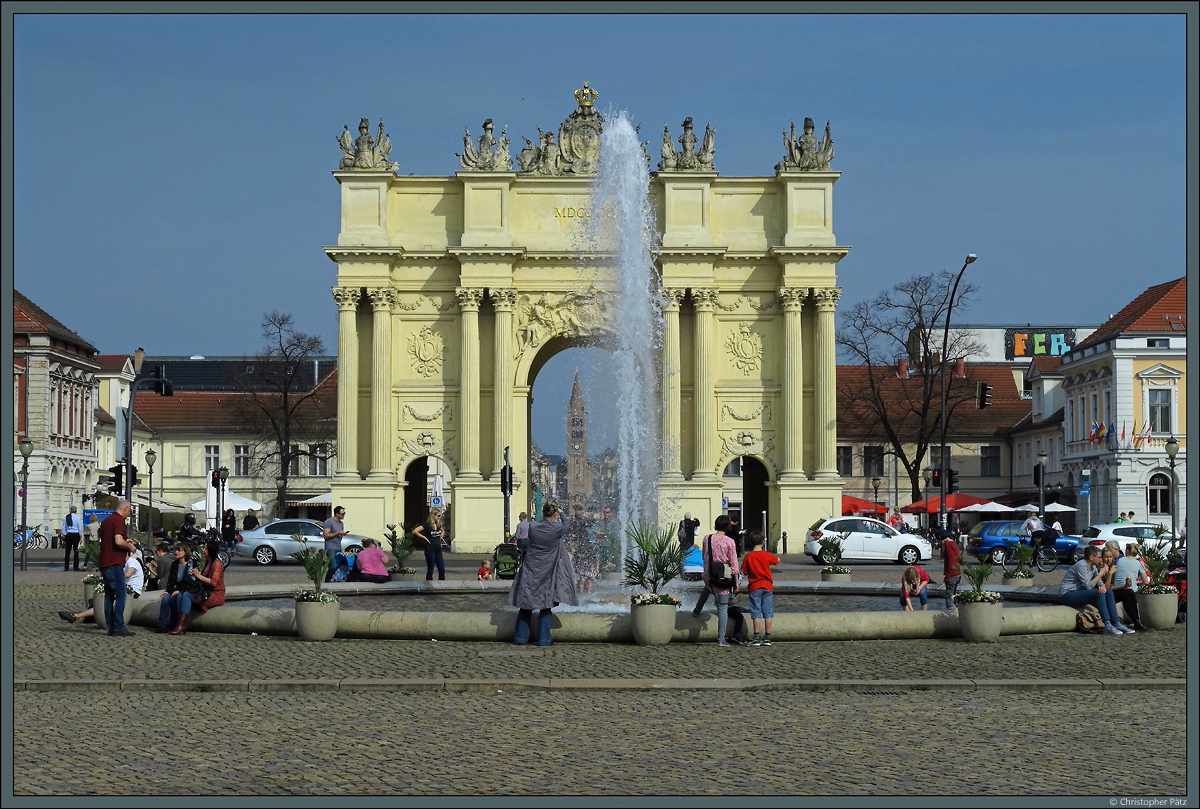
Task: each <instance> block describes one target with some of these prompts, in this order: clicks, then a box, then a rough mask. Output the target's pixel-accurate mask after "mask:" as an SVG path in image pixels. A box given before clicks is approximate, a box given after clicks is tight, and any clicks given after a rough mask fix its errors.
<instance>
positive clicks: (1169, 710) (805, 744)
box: [12, 557, 1187, 796]
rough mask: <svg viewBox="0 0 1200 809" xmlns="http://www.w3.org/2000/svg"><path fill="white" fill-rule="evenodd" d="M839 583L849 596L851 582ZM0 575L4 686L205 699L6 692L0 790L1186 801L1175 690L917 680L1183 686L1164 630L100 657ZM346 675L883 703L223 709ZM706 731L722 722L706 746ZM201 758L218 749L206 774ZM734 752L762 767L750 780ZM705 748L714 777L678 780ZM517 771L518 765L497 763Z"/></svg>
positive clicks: (280, 704)
mask: <svg viewBox="0 0 1200 809" xmlns="http://www.w3.org/2000/svg"><path fill="white" fill-rule="evenodd" d="M460 560H461V561H460V563H459V564H458V565H457V568H456V566H455V565H454V563H453V561H452V565H451V569H452V570H455V571H456V573H457V574H458V576H459V577H466V576H469V575H470V573H471V571H472V570H473V569H474V568H473V566H474V565H476V564H477V562H478V560H476V559H474V557H460ZM468 564H469V565H471V566H470V567H468ZM816 570H817V567H816V566H815V565H808V564H806V563H801V564H799V565H797V566H796V571H798V572H792V571H788V573H787V575H786V578H795V579H800V580H804V576H803V575H802V574H805V573H807V572H808V571H812V574H813V575H812V576H811V577H809V580H811V579H812V578H816V575H815V574H816ZM855 572H856V578H859V577H860V570H859V568H857V567H856V571H855ZM898 574H899V569H898V568H895V567H891V566H878V567H867V566H864V567H863V568H862V573H861V577H862V578H863V580H871V579H870V577H871V576H878V577H879V578H877V579H875V580H879V581H887V580H891V579H892V578H895V577H897V576H898ZM229 575H230V577H231V579H236V583H238V584H251V583H260V582H278V583H284V582H295V583H297V584H299V583H300V582H301V581H302V580H303V573H302V571H301V570H300V569H299V568H297V567H294V566H290V567H286V568H283V567H275V568H271V569H269V570H262V569H259V568H255V567H252V566H243V565H237V564H235V565H234V566H233V567H232V568H231V570H230V574H229ZM1043 575H1046V574H1043ZM1049 575H1052V576H1054V578H1055V579H1057V578H1058V576H1056V575H1054V574H1049ZM14 576H15V579H16V582H17V583H16V585H15V587H14V590H13V601H14V610H13V619H14V634H13V652H14V657H13V661H12V670H13V676H14V678H16V679H17V680H31V681H32V680H57V679H66V680H125V681H131V680H172V679H179V680H207V681H210V682H211V683H212V684H211V685H206V684H199V685H197V686H189V688H192V689H193V690H187V691H174V692H146V691H125V692H118V691H114V690H111V689H109V690H105V691H103V692H91V691H88V690H86V689H87V688H88V684H87V683H85V682H80V683H76V684H74V685H72V686H71V687H69V688H68V689H67V690H65V691H16V692H14V711H15V716H16V717H18V718H20V717H37V718H38V721H36V722H25V721H18V722H16V725H17V727H16V729H15V733H14V753H15V768H14V776H15V784H17V785H19V789H20V792H19V793H18V794H20V795H83V794H89V795H95V794H99V795H106V794H111V795H125V794H140V795H150V794H162V793H166V794H176V793H183V794H228V795H284V794H286V795H301V794H314V795H380V794H412V795H446V794H458V795H621V794H647V795H648V794H656V793H660V794H700V795H717V794H747V795H752V794H778V795H790V794H797V795H910V794H911V795H923V794H942V795H956V794H972V795H974V794H987V795H1005V794H1049V795H1064V794H1087V795H1099V796H1109V795H1115V796H1121V795H1147V794H1156V795H1182V794H1183V792H1184V786H1183V785H1184V784H1185V783H1186V767H1185V762H1184V760H1183V754H1182V752H1181V751H1182V750H1183V749H1184V748H1185V744H1186V727H1185V718H1184V717H1185V713H1186V712H1185V711H1184V710H1183V708H1182V705H1183V704H1184V694H1183V692H1182V691H1180V690H1177V689H1175V690H1157V689H1155V688H1153V687H1152V686H1153V683H1148V684H1144V685H1146V686H1147V687H1140V688H1125V689H1117V690H1111V691H1099V690H1096V689H1094V688H1092V689H1080V688H1071V687H1066V686H1065V685H1063V684H1059V685H1053V684H1050V683H1045V682H1043V683H1041V684H1040V685H1039V684H1033V685H1031V686H1030V687H1028V688H1017V689H1011V688H1009V689H980V690H976V691H957V690H948V689H945V688H939V687H936V683H934V680H935V679H936V680H947V679H976V680H978V679H1007V680H1013V679H1031V680H1043V681H1047V680H1071V679H1080V680H1092V681H1093V682H1094V681H1095V680H1096V679H1097V678H1147V679H1149V680H1160V681H1161V680H1162V679H1164V678H1183V677H1186V676H1187V668H1186V660H1185V652H1186V640H1187V638H1186V632H1185V631H1183V630H1182V628H1177V629H1176V630H1174V631H1170V632H1154V633H1149V634H1142V633H1139V634H1137V635H1132V636H1121V637H1108V636H1085V635H1078V634H1073V633H1071V634H1060V635H1036V636H1017V637H1006V638H1003V639H1002V640H1001V641H1000V642H999V643H996V644H967V643H965V642H962V641H961V640H916V641H856V642H810V643H777V644H775V645H774V646H772V647H770V648H762V649H744V648H736V647H735V648H732V649H728V650H721V649H718V648H716V646H715V644H706V645H695V644H672V645H670V646H667V647H645V648H643V647H637V646H632V645H628V646H627V645H616V644H599V643H585V644H556V645H555V646H552V647H550V648H548V649H533V648H522V649H518V648H516V647H513V646H511V645H510V644H505V643H449V642H439V643H434V642H430V641H378V640H335V641H332V642H329V643H304V642H302V641H300V640H298V639H296V638H277V637H258V636H255V637H251V636H233V635H217V634H209V633H189V634H187V635H185V636H182V637H171V636H167V635H156V634H154V633H153V632H152V631H150V630H148V629H145V628H141V627H135V628H134V631H135V632H136V635H135V636H134V637H132V638H109V637H107V636H105V635H103V634H102V633H101V632H100V631H99V630H97V629H96V628H95V627H94V626H93V625H90V624H82V623H77V624H66V623H64V622H63V621H61V620H60V619H59V618H58V616H57V611H58V610H60V609H64V608H66V609H78V607H79V603H80V600H81V596H82V588H81V586H80V584H79V578H80V576H79V575H77V574H66V573H62V572H61V570H52V569H42V570H38V569H32V570H30V571H27V572H15V573H14ZM781 578H782V577H781ZM1050 584H1051V582H1049V581H1048V582H1046V584H1045V586H1049V585H1050ZM153 595H154V594H150V596H151V597H153ZM347 677H359V678H389V679H391V678H415V679H424V678H434V679H442V678H463V679H475V680H490V681H495V680H500V679H505V678H519V679H526V680H527V679H534V678H537V679H544V678H554V679H561V678H615V679H618V680H620V679H628V678H761V679H770V678H802V679H812V680H845V679H851V680H876V681H879V685H878V686H871V685H863V686H862V687H859V688H857V689H856V688H853V687H851V688H850V689H848V690H842V691H817V692H813V693H806V692H803V691H798V690H794V689H793V690H766V689H758V690H753V689H744V690H728V691H712V690H686V689H670V690H662V691H657V692H656V691H651V690H621V689H611V690H588V691H581V690H554V689H551V690H540V689H539V690H516V689H509V690H507V691H506V690H505V689H504V688H503V687H502V686H499V687H497V686H491V687H489V688H488V689H487V690H486V691H465V692H454V693H449V692H445V691H428V690H427V691H416V690H404V689H400V690H388V691H332V690H330V691H320V690H315V689H314V688H313V687H312V686H311V685H310V684H303V688H304V690H300V691H289V690H274V691H266V692H263V691H251V692H247V691H244V690H243V691H240V692H232V691H226V690H222V687H221V683H222V682H224V681H228V680H247V679H263V678H267V679H276V680H302V679H303V680H312V679H329V680H336V679H338V678H347ZM900 679H909V680H928V681H930V682H931V686H933V687H930V688H929V689H928V690H924V689H923V688H921V687H918V688H913V687H903V688H898V687H895V686H893V685H892V684H889V683H887V682H886V681H888V680H900ZM296 685H297V686H300V685H301V684H300V683H297V684H296ZM1045 686H1049V687H1045ZM330 687H331V688H332V685H331V686H330ZM501 692H503V693H501ZM714 713H719V714H720V715H723V716H729V717H731V721H730V722H729V723H726V724H724V725H723V727H722V730H721V732H720V733H718V734H714V732H713V729H714V726H713V721H712V716H713V714H714ZM114 715H115V716H133V715H141V716H142V717H143V721H142V722H141V723H140V724H137V725H135V726H134V727H132V728H130V729H129V731H128V732H127V733H125V734H124V735H123V738H118V737H117V736H109V737H106V744H107V745H108V746H107V748H106V750H105V752H104V753H103V754H100V755H99V756H98V751H97V745H96V743H95V741H94V739H93V738H92V736H91V734H89V733H88V732H87V730H86V729H88V728H102V727H106V726H109V725H110V724H111V723H112V717H113V716H114ZM947 718H949V721H947ZM1113 727H1120V728H1122V732H1121V734H1120V735H1119V736H1118V735H1116V734H1110V733H1098V732H1097V731H1096V729H1097V728H1113ZM181 728H182V729H186V735H187V736H188V737H189V738H192V739H196V738H206V737H207V738H211V739H215V740H218V741H217V742H216V743H214V744H212V745H211V746H209V747H206V748H205V749H204V750H202V751H199V752H191V750H190V749H189V748H190V745H187V744H184V745H181V744H180V743H179V738H180V736H179V734H180V729H181ZM885 739H886V740H887V741H884V740H885ZM1063 739H1077V740H1084V739H1086V740H1087V744H1088V746H1089V755H1090V756H1092V757H1094V758H1095V760H1112V761H1122V762H1124V761H1126V754H1127V753H1128V751H1130V750H1136V751H1138V752H1139V758H1144V759H1146V760H1153V761H1154V762H1155V766H1154V767H1140V766H1133V767H1125V766H1120V767H1114V768H1111V769H1109V770H1107V771H1106V772H1105V777H1104V779H1099V780H1098V779H1096V778H1095V777H1094V771H1093V770H1092V769H1090V768H1086V767H1083V768H1081V767H1080V766H1079V759H1078V757H1076V756H1074V755H1069V754H1056V755H1045V751H1048V750H1054V751H1060V753H1061V751H1063ZM881 741H882V742H883V743H882V744H881ZM331 746H332V748H333V749H337V750H338V751H339V756H338V760H339V761H340V762H343V763H344V764H346V765H347V766H346V767H345V768H344V769H342V770H339V771H332V772H330V771H328V770H327V768H325V767H319V766H317V765H316V762H317V760H318V759H319V758H320V754H319V752H318V750H320V749H328V748H330V747H331ZM214 749H219V750H227V751H229V752H228V754H227V755H217V754H215V753H214V752H213V750H214ZM181 750H182V752H180V751H181ZM753 751H760V757H761V756H764V755H765V756H766V758H767V759H769V760H770V761H772V762H776V763H775V764H773V765H772V766H771V767H762V768H751V767H750V766H749V762H750V759H751V754H752V752H753ZM701 753H702V754H703V755H704V756H705V757H706V758H707V759H708V760H710V761H712V762H713V765H712V766H711V767H708V768H707V769H706V768H705V767H698V766H697V765H696V762H697V760H698V759H697V758H696V756H697V755H699V754H701ZM360 756H370V757H372V758H374V759H376V760H381V761H385V762H387V763H386V764H385V765H384V766H382V767H380V768H378V772H379V773H380V781H379V782H378V783H371V784H366V785H364V784H363V782H362V781H361V779H359V778H358V777H356V776H354V775H352V774H351V773H353V772H355V771H356V769H355V767H353V766H352V764H353V762H354V761H356V760H357V759H358V758H359V757H360ZM947 757H953V760H954V761H959V762H975V763H977V764H978V766H979V768H981V770H982V771H983V772H986V775H984V776H981V777H975V776H968V775H967V774H968V773H970V772H972V771H974V770H975V769H976V768H975V767H974V766H972V767H967V768H964V767H952V768H945V767H942V766H939V765H938V762H940V761H944V760H946V758H947ZM514 761H525V762H526V764H525V765H518V766H514V764H513V762H514ZM831 762H832V763H834V764H831ZM836 762H856V764H855V765H854V766H844V765H842V764H836ZM989 762H994V763H989ZM168 766H170V767H172V769H173V771H174V772H178V773H180V774H181V776H182V778H181V779H173V780H172V782H171V784H170V785H167V784H164V783H161V782H156V781H155V780H154V779H152V778H146V777H144V776H143V775H142V773H147V772H163V771H165V769H166V768H167V767H168ZM1006 772H1010V773H1011V772H1036V773H1037V777H1036V779H1034V780H1033V782H1032V783H1030V782H1029V781H1028V780H1027V779H1026V780H1022V779H1013V778H1010V777H1008V776H1006V775H1005V773H1006ZM597 773H603V774H616V775H604V776H598V775H597ZM631 776H632V777H631ZM1101 787H1102V788H1101Z"/></svg>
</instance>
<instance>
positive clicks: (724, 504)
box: [721, 497, 729, 511]
mask: <svg viewBox="0 0 1200 809" xmlns="http://www.w3.org/2000/svg"><path fill="white" fill-rule="evenodd" d="M728 508H729V498H728V497H722V498H721V511H725V510H726V509H728Z"/></svg>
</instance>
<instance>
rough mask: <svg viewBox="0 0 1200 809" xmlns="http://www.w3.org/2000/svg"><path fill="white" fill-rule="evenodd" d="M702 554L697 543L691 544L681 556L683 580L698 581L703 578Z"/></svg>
mask: <svg viewBox="0 0 1200 809" xmlns="http://www.w3.org/2000/svg"><path fill="white" fill-rule="evenodd" d="M703 572H704V556H703V553H702V552H701V550H700V546H699V545H692V546H691V547H690V548H688V549H687V553H685V554H684V556H683V576H682V577H681V578H682V579H683V580H684V581H700V580H701V579H703V578H704V576H703Z"/></svg>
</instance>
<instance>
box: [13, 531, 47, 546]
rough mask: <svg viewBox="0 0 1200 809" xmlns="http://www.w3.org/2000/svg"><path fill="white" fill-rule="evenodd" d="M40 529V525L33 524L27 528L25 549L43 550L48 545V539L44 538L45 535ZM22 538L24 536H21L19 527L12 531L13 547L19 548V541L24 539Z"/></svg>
mask: <svg viewBox="0 0 1200 809" xmlns="http://www.w3.org/2000/svg"><path fill="white" fill-rule="evenodd" d="M41 529H42V526H40V525H35V526H34V527H33V528H31V529H29V541H28V544H27V545H26V549H27V550H31V551H44V550H46V549H47V548H49V547H50V540H48V539H46V535H45V534H43V533H42V530H41ZM24 539H25V538H24V537H22V536H21V529H20V528H18V529H16V530H15V531H13V549H14V550H20V548H21V543H22V542H23V541H24Z"/></svg>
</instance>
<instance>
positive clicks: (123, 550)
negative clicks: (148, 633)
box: [99, 500, 134, 637]
mask: <svg viewBox="0 0 1200 809" xmlns="http://www.w3.org/2000/svg"><path fill="white" fill-rule="evenodd" d="M132 508H133V507H132V505H131V504H130V502H129V501H128V500H121V501H120V502H118V503H117V508H116V510H115V511H114V512H113V513H112V514H109V515H108V516H107V517H105V518H104V522H102V523H100V531H99V534H100V562H99V567H100V575H101V576H103V577H104V622H105V624H106V625H107V626H108V634H110V635H116V636H118V637H131V636H132V635H133V633H132V632H130V631H129V630H128V629H126V628H125V562H126V560H127V559H128V558H129V557H128V554H129V553H132V552H133V550H134V547H133V543H132V542H129V541H128V540H127V539H126V537H127V536H129V531H128V530H127V529H126V528H125V518H126V517H128V516H129V512H130V511H131V510H132Z"/></svg>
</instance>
